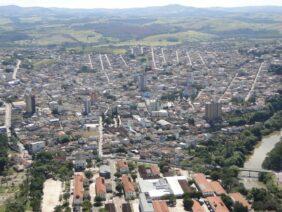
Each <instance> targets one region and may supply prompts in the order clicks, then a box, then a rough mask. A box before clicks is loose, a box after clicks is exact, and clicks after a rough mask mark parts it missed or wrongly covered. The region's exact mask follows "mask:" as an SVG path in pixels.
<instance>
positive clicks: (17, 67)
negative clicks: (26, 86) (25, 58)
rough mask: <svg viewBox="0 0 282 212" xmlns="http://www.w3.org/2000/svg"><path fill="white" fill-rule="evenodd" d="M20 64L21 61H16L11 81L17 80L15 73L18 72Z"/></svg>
mask: <svg viewBox="0 0 282 212" xmlns="http://www.w3.org/2000/svg"><path fill="white" fill-rule="evenodd" d="M21 63H22V61H20V60H17V65H16V67H15V68H14V72H13V80H16V79H17V73H18V70H19V68H20V65H21Z"/></svg>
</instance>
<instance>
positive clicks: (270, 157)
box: [262, 140, 282, 172]
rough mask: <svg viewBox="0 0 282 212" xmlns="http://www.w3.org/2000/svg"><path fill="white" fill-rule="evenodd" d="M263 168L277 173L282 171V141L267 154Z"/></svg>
mask: <svg viewBox="0 0 282 212" xmlns="http://www.w3.org/2000/svg"><path fill="white" fill-rule="evenodd" d="M262 167H263V168H265V169H271V170H274V171H277V172H279V171H281V170H282V140H281V141H280V142H278V143H277V144H276V145H275V147H274V148H273V149H272V150H271V151H270V152H269V153H268V154H267V157H266V158H265V159H264V161H263V164H262Z"/></svg>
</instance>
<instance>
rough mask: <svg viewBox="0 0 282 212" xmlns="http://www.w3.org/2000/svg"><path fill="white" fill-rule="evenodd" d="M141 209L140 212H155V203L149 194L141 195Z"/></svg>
mask: <svg viewBox="0 0 282 212" xmlns="http://www.w3.org/2000/svg"><path fill="white" fill-rule="evenodd" d="M139 209H140V212H154V208H153V203H152V200H151V198H150V197H149V195H148V194H146V193H140V194H139Z"/></svg>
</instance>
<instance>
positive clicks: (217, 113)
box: [205, 101, 222, 121]
mask: <svg viewBox="0 0 282 212" xmlns="http://www.w3.org/2000/svg"><path fill="white" fill-rule="evenodd" d="M205 114H206V115H205V117H206V119H207V120H208V121H216V120H219V119H221V116H222V109H221V103H219V102H214V101H212V102H207V103H206V105H205Z"/></svg>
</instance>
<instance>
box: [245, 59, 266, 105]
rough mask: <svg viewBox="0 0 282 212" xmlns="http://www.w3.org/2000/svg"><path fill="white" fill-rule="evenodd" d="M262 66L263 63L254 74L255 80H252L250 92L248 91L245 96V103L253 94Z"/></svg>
mask: <svg viewBox="0 0 282 212" xmlns="http://www.w3.org/2000/svg"><path fill="white" fill-rule="evenodd" d="M263 64H264V63H263V62H262V63H261V64H260V67H259V70H258V72H257V74H256V77H255V80H254V82H253V84H252V87H251V90H250V91H249V93H248V94H247V96H246V98H245V102H247V101H248V100H249V99H250V98H251V96H252V94H253V92H254V90H255V87H256V83H257V79H258V76H259V75H260V72H261V70H262V66H263Z"/></svg>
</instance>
